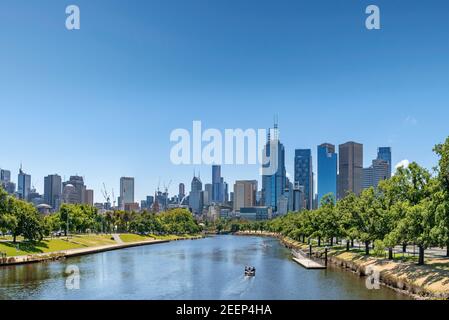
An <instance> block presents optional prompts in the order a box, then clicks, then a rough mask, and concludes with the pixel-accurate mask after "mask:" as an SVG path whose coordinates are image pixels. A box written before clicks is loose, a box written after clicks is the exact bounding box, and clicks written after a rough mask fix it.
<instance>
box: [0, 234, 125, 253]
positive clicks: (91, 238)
mask: <svg viewBox="0 0 449 320" xmlns="http://www.w3.org/2000/svg"><path fill="white" fill-rule="evenodd" d="M110 244H116V242H115V241H114V240H111V236H107V235H76V236H70V237H69V239H68V240H67V238H65V237H61V238H58V239H45V240H43V241H41V242H39V243H30V242H21V241H18V242H17V243H16V244H14V243H12V241H9V242H0V252H2V253H6V255H7V256H8V257H13V256H23V255H30V254H39V253H49V252H55V251H62V250H70V249H79V248H87V247H97V246H103V245H110Z"/></svg>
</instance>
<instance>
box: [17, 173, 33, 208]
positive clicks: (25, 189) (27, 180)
mask: <svg viewBox="0 0 449 320" xmlns="http://www.w3.org/2000/svg"><path fill="white" fill-rule="evenodd" d="M30 191H31V176H30V175H29V174H26V173H25V172H23V170H22V166H20V169H19V175H18V176H17V195H18V197H19V199H21V200H25V201H28V195H29V194H30Z"/></svg>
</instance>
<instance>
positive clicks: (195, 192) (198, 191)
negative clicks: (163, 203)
mask: <svg viewBox="0 0 449 320" xmlns="http://www.w3.org/2000/svg"><path fill="white" fill-rule="evenodd" d="M190 190H191V191H190V195H189V208H190V209H191V210H192V213H194V214H202V213H203V183H202V182H201V180H200V178H199V177H196V176H194V177H193V179H192V184H191V189H190Z"/></svg>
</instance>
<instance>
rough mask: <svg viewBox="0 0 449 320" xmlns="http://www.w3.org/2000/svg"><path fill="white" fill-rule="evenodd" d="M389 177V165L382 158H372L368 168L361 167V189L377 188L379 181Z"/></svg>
mask: <svg viewBox="0 0 449 320" xmlns="http://www.w3.org/2000/svg"><path fill="white" fill-rule="evenodd" d="M389 178H390V165H389V163H388V162H387V161H384V160H382V159H375V160H373V164H372V165H371V166H370V167H369V168H364V169H363V189H368V188H370V187H374V188H377V186H378V185H379V182H380V181H382V180H387V179H389Z"/></svg>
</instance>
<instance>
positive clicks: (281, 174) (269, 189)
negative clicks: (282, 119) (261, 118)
mask: <svg viewBox="0 0 449 320" xmlns="http://www.w3.org/2000/svg"><path fill="white" fill-rule="evenodd" d="M267 140H268V141H267V144H266V145H265V147H264V150H263V155H264V158H265V159H267V160H268V161H267V163H264V164H263V165H262V199H261V202H262V203H263V204H264V205H265V206H267V207H270V208H271V209H272V211H273V212H277V209H278V205H279V201H280V197H281V195H282V194H283V193H284V191H285V186H286V184H287V172H286V170H285V148H284V145H283V144H282V143H281V142H280V140H279V129H278V125H277V123H275V124H274V129H273V130H270V133H269V134H268V139H267ZM234 198H235V195H234Z"/></svg>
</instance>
